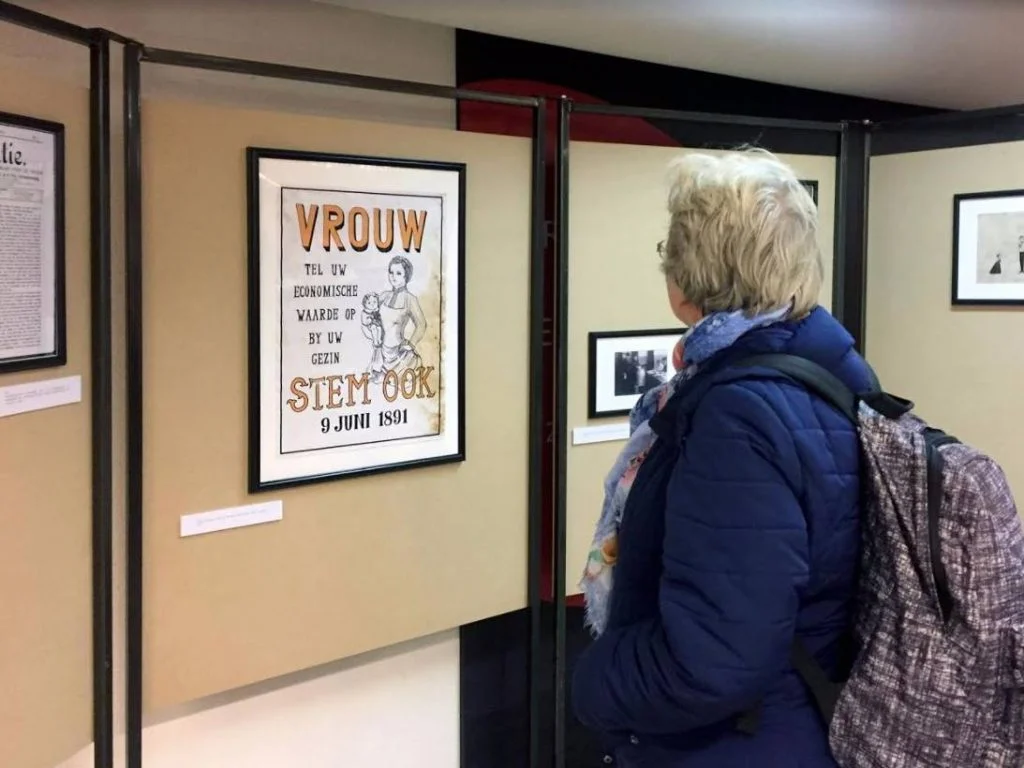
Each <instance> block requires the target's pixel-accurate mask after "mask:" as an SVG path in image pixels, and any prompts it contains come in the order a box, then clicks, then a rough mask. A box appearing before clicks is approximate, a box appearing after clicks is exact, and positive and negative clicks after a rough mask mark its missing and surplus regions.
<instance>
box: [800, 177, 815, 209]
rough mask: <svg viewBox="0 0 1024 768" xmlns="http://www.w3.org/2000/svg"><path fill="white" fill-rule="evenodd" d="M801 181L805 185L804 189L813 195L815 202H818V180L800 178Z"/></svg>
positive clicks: (812, 198)
mask: <svg viewBox="0 0 1024 768" xmlns="http://www.w3.org/2000/svg"><path fill="white" fill-rule="evenodd" d="M800 183H801V184H803V185H804V189H806V190H807V191H808V193H810V195H811V200H813V201H814V204H815V205H817V204H818V182H817V181H816V180H814V179H800Z"/></svg>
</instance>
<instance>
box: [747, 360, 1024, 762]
mask: <svg viewBox="0 0 1024 768" xmlns="http://www.w3.org/2000/svg"><path fill="white" fill-rule="evenodd" d="M735 365H737V366H738V367H742V368H747V369H750V370H749V372H748V373H747V374H743V375H744V377H746V376H753V375H758V374H757V372H758V371H760V372H761V373H763V374H766V375H769V376H772V377H785V378H787V379H789V380H791V381H793V382H795V383H797V384H800V385H803V386H804V387H805V388H806V389H807V390H809V391H810V392H812V393H814V394H816V395H817V396H819V397H821V398H822V399H824V400H825V401H827V402H829V403H831V404H832V405H833V406H834V407H836V408H837V409H839V410H840V411H841V412H842V413H844V414H845V415H846V416H847V417H849V418H850V420H851V421H852V422H853V423H854V424H856V425H857V431H858V435H859V440H860V446H861V456H862V459H861V462H862V463H861V467H862V469H861V487H862V496H863V501H862V538H863V547H862V556H861V570H860V576H859V583H858V601H857V603H858V607H857V612H856V617H855V620H854V626H853V640H854V643H855V647H856V649H857V652H856V655H855V656H854V658H853V662H852V666H851V667H850V671H849V676H848V678H847V679H846V680H844V681H832V680H829V679H828V677H827V676H826V674H825V672H824V670H823V669H822V668H821V667H820V666H819V665H818V663H817V661H816V660H815V659H814V657H813V656H812V655H811V654H810V653H809V652H807V651H806V650H805V649H804V648H803V646H802V645H801V644H800V643H799V642H797V643H795V644H794V647H793V651H792V663H793V666H794V667H795V668H796V670H797V672H798V673H799V674H800V676H801V677H802V679H803V681H804V683H805V684H806V685H807V687H808V689H809V690H810V691H811V693H812V694H813V697H814V699H815V702H816V704H817V706H818V709H819V710H820V711H821V714H822V716H823V717H824V718H825V719H826V722H827V723H829V741H830V744H831V747H832V752H833V754H834V756H835V759H836V761H837V762H838V763H839V765H840V766H842V768H932V767H934V768H1022V766H1024V531H1022V526H1021V521H1020V518H1019V517H1018V516H1017V509H1016V505H1015V504H1014V500H1013V496H1012V494H1011V492H1010V488H1009V485H1008V483H1007V481H1006V477H1005V475H1004V474H1003V471H1002V469H1000V467H999V466H998V465H997V464H996V462H995V461H993V460H992V459H991V458H989V457H988V456H986V455H984V454H982V453H980V452H979V451H977V450H975V449H974V448H971V447H969V446H967V445H964V444H962V443H960V442H959V441H958V440H957V439H956V438H954V437H952V436H950V435H947V434H945V433H944V432H942V431H941V430H938V429H934V428H932V427H930V426H929V425H928V424H926V423H925V422H924V421H923V420H921V419H920V418H918V417H917V416H915V415H913V414H912V409H913V404H912V403H910V402H908V401H906V400H901V399H899V398H896V397H893V396H891V395H888V394H885V393H884V392H882V390H881V389H880V388H878V387H874V388H873V391H872V392H871V393H869V394H865V395H860V396H858V395H855V394H854V393H853V392H852V391H851V390H850V389H849V388H847V387H846V386H845V385H844V384H843V383H842V382H841V381H840V380H839V379H838V378H836V377H835V376H833V375H832V374H831V373H830V372H829V371H827V370H825V369H824V368H822V367H820V366H818V365H817V364H815V363H813V362H811V361H809V360H805V359H803V358H800V357H794V356H789V355H782V354H779V355H776V354H769V355H758V356H754V357H750V358H746V359H744V360H742V361H740V362H739V363H738V364H735Z"/></svg>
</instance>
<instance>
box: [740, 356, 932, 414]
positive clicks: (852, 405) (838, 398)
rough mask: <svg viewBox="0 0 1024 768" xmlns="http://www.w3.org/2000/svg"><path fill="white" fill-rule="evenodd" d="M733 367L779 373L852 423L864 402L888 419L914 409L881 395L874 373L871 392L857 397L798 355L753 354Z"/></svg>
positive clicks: (837, 378)
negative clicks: (835, 409) (859, 405)
mask: <svg viewBox="0 0 1024 768" xmlns="http://www.w3.org/2000/svg"><path fill="white" fill-rule="evenodd" d="M734 367H736V368H748V369H750V368H762V369H768V370H771V371H775V372H777V373H780V374H782V375H783V376H785V377H786V378H789V379H792V380H793V381H796V382H798V383H800V384H803V385H804V386H805V387H807V389H809V390H810V391H812V392H813V393H814V394H816V395H817V396H818V397H820V398H822V399H823V400H825V401H826V402H828V403H831V404H832V405H833V406H835V407H836V408H837V409H838V410H839V411H840V412H841V413H842V414H843V415H845V416H846V417H847V418H848V419H849V420H850V421H852V422H854V423H856V421H857V408H858V404H859V403H860V402H864V403H866V404H867V405H869V406H870V407H871V408H872V409H874V410H875V411H877V412H878V413H880V414H881V415H882V416H885V417H886V418H888V419H899V418H900V417H901V416H903V415H904V414H907V413H909V412H910V411H912V410H913V409H914V404H913V403H912V402H910V401H909V400H904V399H903V398H899V397H896V396H895V395H890V394H888V393H886V392H884V391H883V390H882V388H881V387H880V386H879V384H878V378H877V377H876V376H875V374H874V371H871V389H870V390H869V391H867V392H864V393H861V394H857V393H855V392H854V391H853V390H852V389H850V388H849V387H848V386H846V384H844V383H843V382H842V381H841V380H840V379H839V377H837V376H836V375H835V374H833V373H832V372H831V371H829V370H827V369H826V368H824V367H822V366H820V365H818V364H817V363H815V362H813V361H811V360H808V359H807V358H804V357H799V356H797V355H787V354H764V355H753V356H751V357H746V358H743V359H742V360H740V361H738V362H737V363H734ZM869 370H870V369H869Z"/></svg>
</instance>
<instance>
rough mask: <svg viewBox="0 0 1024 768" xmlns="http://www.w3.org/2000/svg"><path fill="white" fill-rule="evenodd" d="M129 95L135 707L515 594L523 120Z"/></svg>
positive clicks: (524, 329) (235, 681) (422, 628)
mask: <svg viewBox="0 0 1024 768" xmlns="http://www.w3.org/2000/svg"><path fill="white" fill-rule="evenodd" d="M139 111H140V114H141V116H142V120H141V124H142V142H141V143H142V166H141V170H142V178H143V180H144V186H143V194H142V237H143V240H142V246H143V249H142V250H143V254H144V264H145V271H144V275H143V286H142V288H143V318H144V320H145V323H144V336H143V342H144V343H143V350H144V353H143V366H144V378H145V382H146V383H145V392H146V396H145V400H144V404H143V425H144V434H145V442H144V445H145V453H144V459H143V471H144V477H145V481H146V482H145V486H144V491H143V502H144V515H145V527H144V531H143V545H144V546H143V552H144V562H145V579H144V590H143V599H144V604H145V629H144V653H143V657H144V659H145V665H144V675H143V685H144V696H145V707H146V709H147V710H149V711H155V710H159V709H162V708H165V707H167V706H170V705H173V704H178V703H181V702H184V701H188V700H191V699H195V698H198V697H201V696H206V695H209V694H213V693H217V692H220V691H224V690H227V689H231V688H237V687H239V686H243V685H246V684H248V683H252V682H256V681H260V680H265V679H268V678H272V677H275V676H278V675H282V674H285V673H288V672H292V671H295V670H300V669H304V668H308V667H312V666H315V665H318V664H321V663H324V662H327V661H331V660H334V659H338V658H342V657H345V656H350V655H353V654H357V653H360V652H363V651H367V650H371V649H375V648H380V647H382V646H386V645H390V644H393V643H396V642H399V641H402V640H406V639H410V638H413V637H417V636H422V635H426V634H429V633H432V632H436V631H439V630H442V629H447V628H451V627H455V626H458V625H460V624H464V623H467V622H471V621H474V620H477V619H480V618H483V617H486V616H492V615H496V614H500V613H503V612H506V611H511V610H515V609H519V608H523V607H525V606H526V605H527V599H528V598H527V567H528V563H529V557H528V547H527V543H528V490H529V487H530V482H529V472H528V468H529V464H528V462H529V455H528V439H529V427H530V419H529V414H530V411H531V401H530V394H531V381H530V365H529V363H530V331H531V326H530V306H531V305H530V300H529V299H530V295H531V291H530V280H531V272H530V269H529V268H528V266H529V264H530V257H531V248H532V246H533V235H532V230H531V213H532V207H531V201H532V190H533V186H534V180H533V176H532V171H533V162H532V142H531V141H529V140H524V139H517V138H509V137H501V136H494V135H482V134H467V133H458V132H455V131H447V130H438V129H421V128H410V127H398V126H393V125H385V124H371V123H359V122H352V121H346V120H341V119H332V118H323V117H309V116H299V115H286V114H275V113H267V112H258V111H247V110H241V109H227V108H223V107H217V106H212V105H201V104H196V103H188V102H172V101H153V100H144V101H143V103H142V105H141V109H140V110H139ZM247 150H251V151H250V152H249V153H248V167H247ZM306 153H312V154H306ZM392 158H393V159H392ZM186 159H187V162H185V160H186ZM247 172H248V179H247ZM247 181H248V187H247ZM286 198H287V199H286ZM247 217H248V218H249V224H250V227H249V238H248V242H247V237H246V225H245V222H246V220H247ZM460 219H461V220H462V221H463V222H464V230H463V228H462V227H461V226H460V223H459V222H460ZM463 232H464V238H465V240H464V242H462V237H463ZM463 248H464V253H465V258H464V260H463V259H461V258H460V256H461V252H462V249H463ZM247 253H248V254H249V255H250V258H247ZM247 272H248V274H247ZM247 280H252V281H253V282H251V283H250V287H251V289H252V290H251V292H250V295H249V297H248V299H247V295H246V293H247V292H246V284H247ZM250 334H251V335H250ZM316 334H323V335H322V337H321V336H317V335H316ZM247 338H248V342H247ZM257 353H258V355H259V364H254V361H253V359H252V356H253V355H254V354H257ZM346 366H348V367H346ZM343 369H344V370H343ZM413 369H415V370H416V371H417V374H416V376H415V377H412V376H405V375H404V374H402V371H408V370H413ZM303 371H305V373H303ZM325 371H326V373H324V372H325ZM339 371H340V372H342V373H343V372H344V371H349V373H348V374H345V376H347V378H345V377H343V376H342V375H341V373H339ZM328 373H329V374H331V376H329V377H328V378H329V379H331V381H329V382H328V383H327V384H323V382H319V381H317V379H318V378H323V377H324V376H326V375H327V374H328ZM334 374H338V375H337V376H335V375H334ZM439 374H440V375H439ZM442 376H443V377H444V378H443V379H442ZM334 378H337V379H338V380H339V381H340V383H338V382H335V381H333V379H334ZM257 379H258V381H259V386H257V381H256V380H257ZM299 379H302V381H301V382H299V383H298V384H297V383H296V382H297V381H299ZM442 380H443V381H444V383H441V382H442ZM281 382H284V383H283V384H281ZM275 387H277V388H278V389H275ZM275 392H277V394H279V395H280V398H279V397H278V396H277V395H275ZM439 392H446V393H447V399H444V398H439V397H437V394H436V393H439ZM268 395H269V399H268ZM250 397H253V398H258V400H257V401H256V402H249V403H248V405H247V398H250ZM249 409H252V411H251V412H250V411H249ZM250 416H252V417H253V418H252V419H251V420H250ZM268 417H269V418H268ZM339 417H340V418H339ZM323 422H326V428H324V424H323ZM268 433H272V435H273V436H272V438H271V439H270V440H269V441H268V440H267V435H268ZM310 441H312V442H310ZM307 443H308V444H307ZM254 456H255V457H256V458H258V459H260V461H255V462H254V461H253V459H254ZM268 457H269V458H268ZM282 457H283V458H282ZM261 462H262V463H261ZM250 468H251V469H252V470H253V473H254V474H253V473H250V471H249V470H250ZM385 470H401V471H385ZM261 473H262V474H261ZM314 480H315V481H316V482H315V484H308V483H309V482H310V481H314ZM299 483H303V487H292V486H296V485H298V484H299ZM250 488H252V489H253V490H254V491H255V490H259V491H263V492H262V493H259V495H252V494H251V493H250ZM241 505H258V506H257V507H256V508H255V511H254V510H253V509H250V510H247V511H245V512H237V514H256V515H257V516H258V515H261V514H264V513H266V512H267V510H270V513H269V519H273V520H274V521H273V522H270V523H269V524H265V525H257V526H254V527H246V528H243V529H240V530H233V531H231V532H230V533H212V534H210V535H199V536H192V535H190V534H191V533H193V532H195V531H196V530H200V531H201V530H203V526H204V525H210V524H211V523H210V519H209V518H205V519H202V518H200V519H196V518H189V517H185V519H183V516H190V515H194V514H196V513H202V512H206V511H210V510H234V509H235V508H237V507H239V506H241ZM232 514H236V512H230V513H229V516H230V515H232ZM193 525H194V526H196V527H190V526H193ZM222 527H223V526H222Z"/></svg>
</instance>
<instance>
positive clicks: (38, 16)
mask: <svg viewBox="0 0 1024 768" xmlns="http://www.w3.org/2000/svg"><path fill="white" fill-rule="evenodd" d="M0 22H4V23H8V24H15V25H17V26H20V27H25V28H26V29H30V30H33V31H35V32H39V33H41V34H44V35H48V36H50V37H56V38H59V39H62V40H65V41H67V42H71V43H76V44H78V45H81V46H84V47H87V48H88V49H89V194H90V200H89V209H90V210H89V213H90V228H89V254H90V294H91V295H90V302H89V304H90V357H91V361H90V377H91V381H90V410H91V421H92V427H91V431H92V438H91V442H92V458H91V477H92V510H91V513H92V532H91V539H92V689H93V712H92V715H93V726H92V730H93V762H94V764H95V766H96V768H112V766H113V765H114V725H113V712H114V703H113V637H112V634H113V629H112V627H113V623H112V610H111V604H112V600H113V588H112V584H113V565H112V562H113V558H112V530H113V406H112V401H113V385H112V365H113V363H112V347H111V342H112V336H111V323H112V309H111V306H112V305H111V293H110V42H109V41H110V36H109V34H108V33H107V32H106V31H105V30H100V29H86V28H84V27H80V26H77V25H75V24H70V23H68V22H66V21H63V20H61V19H57V18H53V17H51V16H47V15H45V14H42V13H38V12H36V11H31V10H28V9H27V8H22V7H21V6H18V5H14V4H12V3H8V2H0Z"/></svg>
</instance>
